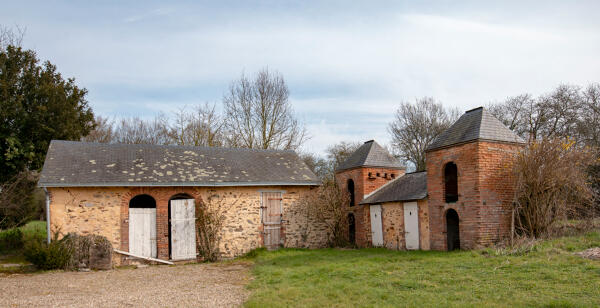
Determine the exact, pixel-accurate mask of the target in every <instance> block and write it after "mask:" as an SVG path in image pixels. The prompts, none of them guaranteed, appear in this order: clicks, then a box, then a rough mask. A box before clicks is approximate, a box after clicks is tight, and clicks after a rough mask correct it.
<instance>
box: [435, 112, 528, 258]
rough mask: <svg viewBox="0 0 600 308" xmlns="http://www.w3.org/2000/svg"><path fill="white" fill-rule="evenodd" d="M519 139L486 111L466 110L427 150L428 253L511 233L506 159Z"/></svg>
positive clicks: (519, 144) (469, 246)
mask: <svg viewBox="0 0 600 308" xmlns="http://www.w3.org/2000/svg"><path fill="white" fill-rule="evenodd" d="M523 144H524V142H523V140H522V139H521V138H519V137H518V136H517V135H516V134H515V133H513V132H512V131H511V130H510V129H508V128H507V127H506V126H504V125H503V124H502V123H501V122H500V121H499V120H498V119H496V118H495V117H494V116H492V115H491V114H490V113H489V112H488V111H487V110H486V109H484V108H483V107H479V108H476V109H473V110H469V111H467V112H466V113H465V114H464V115H462V116H461V117H460V119H458V121H456V123H454V125H452V127H450V128H449V129H448V130H446V131H445V132H444V133H442V134H441V135H440V136H439V137H438V138H437V139H436V140H435V141H434V142H433V143H432V144H431V146H429V148H428V149H427V151H426V162H427V192H428V204H429V214H430V229H431V233H430V234H431V248H432V249H435V250H452V249H456V248H462V249H474V248H478V247H483V246H489V245H491V244H493V243H496V242H498V241H500V240H502V239H504V238H506V237H507V236H509V234H510V223H511V210H510V209H511V203H512V200H513V189H514V182H513V181H512V180H511V178H510V168H511V167H510V164H509V159H510V158H511V157H512V156H513V155H514V154H515V153H516V152H518V151H519V150H520V149H521V148H522V147H523Z"/></svg>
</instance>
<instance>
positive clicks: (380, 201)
mask: <svg viewBox="0 0 600 308" xmlns="http://www.w3.org/2000/svg"><path fill="white" fill-rule="evenodd" d="M425 198H427V195H425V196H424V197H422V198H410V199H399V200H375V201H369V202H365V201H366V200H363V201H362V202H361V203H359V205H370V204H380V203H389V202H410V201H419V200H423V199H425Z"/></svg>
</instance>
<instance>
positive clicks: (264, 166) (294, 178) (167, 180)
mask: <svg viewBox="0 0 600 308" xmlns="http://www.w3.org/2000/svg"><path fill="white" fill-rule="evenodd" d="M318 184H319V180H318V179H317V177H316V176H315V175H314V173H313V172H312V171H311V170H310V169H308V167H307V166H306V165H305V164H304V162H303V161H302V160H301V159H300V158H299V157H298V155H297V154H296V153H295V152H293V151H275V150H251V149H230V148H210V147H193V146H162V145H142V144H106V143H88V142H76V141H57V140H53V141H52V142H51V143H50V147H49V149H48V153H47V155H46V161H45V162H44V167H43V169H42V173H41V176H40V180H39V183H38V185H39V186H42V187H51V186H54V187H69V186H239V185H244V186H255V185H318Z"/></svg>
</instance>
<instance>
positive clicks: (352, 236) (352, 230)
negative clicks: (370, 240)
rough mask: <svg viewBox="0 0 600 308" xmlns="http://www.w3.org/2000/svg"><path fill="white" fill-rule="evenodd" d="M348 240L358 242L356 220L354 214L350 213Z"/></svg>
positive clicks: (353, 242)
mask: <svg viewBox="0 0 600 308" xmlns="http://www.w3.org/2000/svg"><path fill="white" fill-rule="evenodd" d="M348 241H349V242H350V244H352V245H354V244H356V221H355V220H354V214H352V213H350V214H348Z"/></svg>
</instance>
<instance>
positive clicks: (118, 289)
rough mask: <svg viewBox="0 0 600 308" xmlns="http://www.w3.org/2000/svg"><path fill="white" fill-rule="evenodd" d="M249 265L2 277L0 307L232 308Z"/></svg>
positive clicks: (242, 295)
mask: <svg viewBox="0 0 600 308" xmlns="http://www.w3.org/2000/svg"><path fill="white" fill-rule="evenodd" d="M249 277H250V276H249V273H248V266H246V265H243V264H241V265H240V264H231V265H218V266H217V265H212V264H189V265H178V266H149V267H145V268H137V269H131V268H128V269H116V270H109V271H100V272H49V273H43V274H13V275H8V276H0V290H2V296H0V306H1V307H7V306H8V307H14V306H18V307H22V306H27V307H32V306H33V307H37V306H45V307H48V306H50V307H235V306H240V305H241V304H242V303H243V302H244V301H245V300H246V298H247V296H248V292H247V290H246V289H245V285H246V283H247V282H248V281H249V279H250V278H249Z"/></svg>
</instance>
